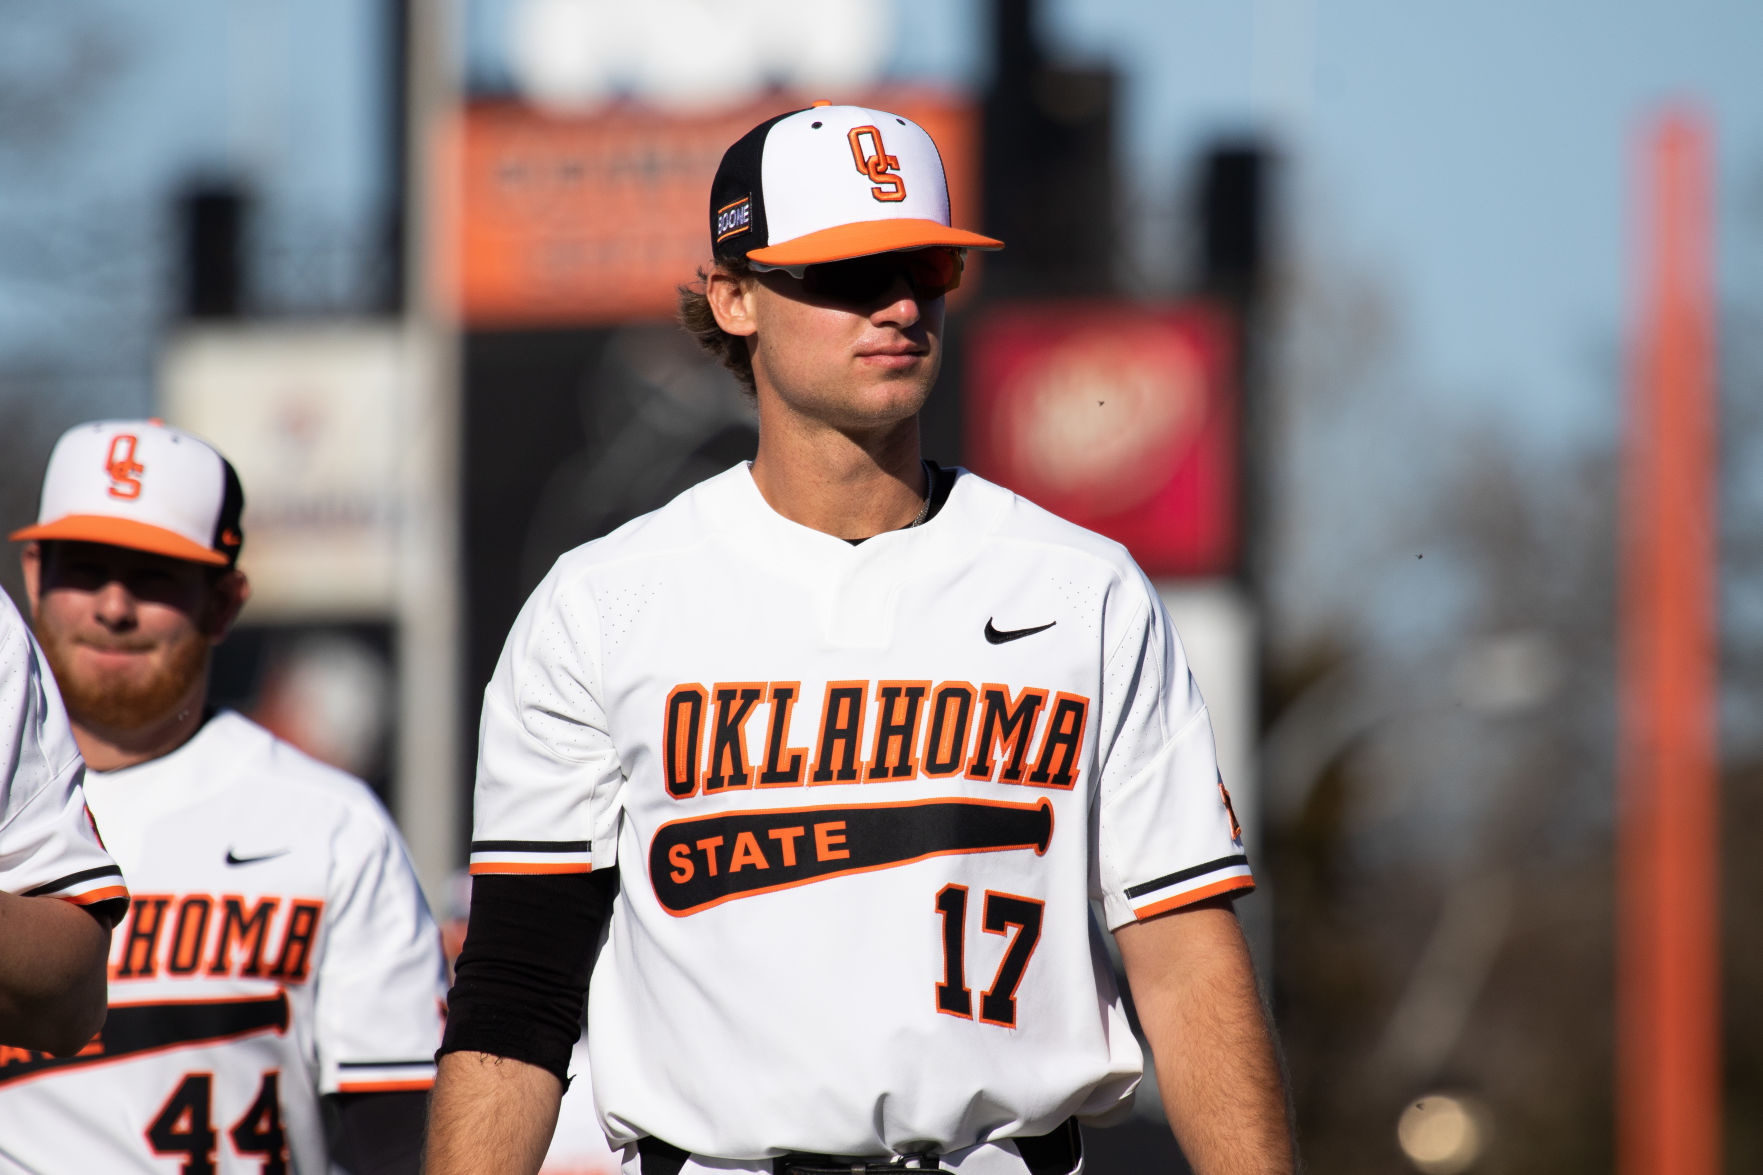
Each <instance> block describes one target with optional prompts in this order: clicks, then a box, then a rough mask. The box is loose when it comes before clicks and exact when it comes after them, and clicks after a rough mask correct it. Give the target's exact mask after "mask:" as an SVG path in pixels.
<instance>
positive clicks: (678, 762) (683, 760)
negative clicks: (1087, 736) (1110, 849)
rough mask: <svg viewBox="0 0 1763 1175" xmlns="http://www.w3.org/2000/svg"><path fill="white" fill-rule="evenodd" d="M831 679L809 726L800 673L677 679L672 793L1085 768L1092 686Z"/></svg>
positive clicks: (669, 772)
mask: <svg viewBox="0 0 1763 1175" xmlns="http://www.w3.org/2000/svg"><path fill="white" fill-rule="evenodd" d="M822 689H823V691H824V692H823V694H822V698H821V705H820V716H819V719H818V721H817V722H814V723H813V724H812V725H809V724H803V729H797V728H796V725H795V723H794V721H793V720H794V719H795V718H796V716H797V712H798V704H799V703H800V702H801V700H802V697H803V686H802V683H801V682H799V681H734V682H716V683H714V684H712V685H710V686H708V687H706V686H704V685H702V684H700V683H697V682H686V683H682V684H680V685H677V686H675V687H674V688H673V689H672V690H671V691H669V692H668V694H667V700H666V703H665V705H664V707H663V714H662V725H663V732H662V733H663V737H662V743H661V746H662V760H663V762H662V768H663V771H664V773H665V781H666V786H667V794H668V795H670V796H672V797H673V798H674V799H676V800H686V799H691V798H693V797H695V796H711V795H717V794H722V793H729V792H737V791H745V790H749V789H752V788H755V787H759V788H769V787H804V786H807V787H813V786H819V785H827V784H840V783H881V782H887V781H894V780H911V779H925V778H930V779H935V778H945V777H956V776H959V777H961V778H963V779H969V780H976V781H989V782H996V783H1002V784H1011V785H1020V786H1025V787H1041V788H1056V789H1060V790H1070V789H1071V788H1072V787H1073V786H1074V785H1075V784H1076V782H1077V777H1078V774H1079V772H1080V771H1081V769H1082V758H1081V753H1082V750H1083V741H1084V730H1085V727H1086V725H1087V723H1088V721H1089V712H1090V700H1089V699H1088V698H1086V697H1083V696H1082V695H1080V694H1072V693H1065V692H1062V691H1057V690H1048V689H1041V688H1037V687H1033V686H1023V687H1021V688H1012V687H1011V686H1009V685H1003V684H997V683H991V682H987V683H985V684H982V685H980V686H978V687H977V688H976V687H975V686H974V685H972V684H971V683H969V682H965V681H945V682H940V683H935V684H934V685H933V683H932V682H931V681H929V680H922V681H909V680H882V681H862V680H853V681H829V682H827V683H826V684H825V686H824V687H822ZM810 734H812V737H810Z"/></svg>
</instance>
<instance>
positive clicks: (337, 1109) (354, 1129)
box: [323, 1090, 429, 1175]
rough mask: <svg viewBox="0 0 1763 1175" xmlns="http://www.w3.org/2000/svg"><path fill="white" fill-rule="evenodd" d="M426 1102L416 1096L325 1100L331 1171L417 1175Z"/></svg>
mask: <svg viewBox="0 0 1763 1175" xmlns="http://www.w3.org/2000/svg"><path fill="white" fill-rule="evenodd" d="M428 1101H429V1095H428V1094H427V1093H425V1092H422V1091H420V1090H417V1091H396V1092H390V1093H333V1094H330V1095H328V1096H327V1097H325V1099H324V1103H323V1105H324V1126H325V1135H326V1136H327V1137H328V1138H329V1140H330V1148H331V1167H332V1169H333V1170H337V1171H343V1172H347V1173H348V1175H418V1172H420V1171H421V1170H422V1139H423V1132H424V1130H425V1129H426V1127H427V1121H428Z"/></svg>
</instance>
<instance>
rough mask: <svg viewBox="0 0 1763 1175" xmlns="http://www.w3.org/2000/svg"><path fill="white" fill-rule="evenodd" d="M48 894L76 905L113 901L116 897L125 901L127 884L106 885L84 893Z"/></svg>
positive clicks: (127, 893) (126, 898)
mask: <svg viewBox="0 0 1763 1175" xmlns="http://www.w3.org/2000/svg"><path fill="white" fill-rule="evenodd" d="M50 896H51V897H57V898H60V899H61V900H62V901H64V902H72V903H73V904H74V905H76V906H95V905H97V904H98V903H99V902H114V901H116V900H117V899H118V898H121V899H123V900H124V901H126V900H128V896H129V891H128V887H127V886H123V885H107V886H105V887H104V888H103V889H94V890H88V891H87V892H85V893H70V894H52V895H50Z"/></svg>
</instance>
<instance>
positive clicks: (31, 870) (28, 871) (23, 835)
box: [0, 593, 128, 925]
mask: <svg viewBox="0 0 1763 1175" xmlns="http://www.w3.org/2000/svg"><path fill="white" fill-rule="evenodd" d="M0 757H3V759H4V761H3V762H0V771H3V772H4V775H3V776H0V890H4V891H5V892H7V893H13V894H20V895H23V896H25V897H43V896H50V897H56V898H60V899H62V900H64V901H69V902H73V903H75V904H77V905H81V906H85V907H87V908H89V909H91V910H92V912H93V913H95V914H97V915H99V916H100V917H101V918H103V919H104V920H105V921H107V922H109V923H110V924H111V925H115V923H116V922H117V921H118V920H120V919H121V917H122V915H123V913H124V911H126V910H127V908H128V890H127V889H126V888H125V887H124V885H123V879H122V870H120V869H118V868H117V866H116V862H115V861H113V860H111V858H110V854H109V853H108V852H106V851H105V849H104V844H103V842H102V841H101V840H100V839H99V838H98V830H97V826H96V825H95V824H93V822H92V815H91V813H90V812H89V811H87V810H86V799H85V793H84V791H83V790H82V788H81V786H80V782H81V780H82V779H83V778H84V775H85V764H84V763H83V762H82V761H81V759H80V754H79V749H78V747H77V746H75V744H74V741H73V731H72V730H71V729H70V728H69V727H68V724H67V713H66V711H65V710H64V709H63V708H62V704H61V695H60V694H59V693H58V692H57V691H56V689H55V686H54V678H53V677H52V676H51V675H50V673H49V670H48V667H47V666H46V665H45V664H44V662H43V653H42V650H41V649H39V648H38V647H37V642H36V641H35V640H33V639H32V637H31V635H30V633H29V632H28V631H27V630H26V629H25V627H24V622H23V620H22V619H21V618H20V617H19V615H18V612H17V610H16V609H15V608H14V607H13V606H12V602H11V601H10V600H8V599H6V598H5V595H4V593H0Z"/></svg>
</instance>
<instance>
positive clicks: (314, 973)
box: [0, 420, 445, 1175]
mask: <svg viewBox="0 0 1763 1175" xmlns="http://www.w3.org/2000/svg"><path fill="white" fill-rule="evenodd" d="M242 509H243V492H242V490H241V488H240V485H239V479H238V477H237V475H236V474H235V472H234V470H233V467H232V466H231V465H230V464H229V463H228V462H227V461H226V460H225V459H224V458H223V457H222V456H221V455H220V454H219V453H218V452H216V451H215V450H214V449H213V448H212V447H210V446H209V445H207V444H206V443H204V442H203V441H201V440H199V439H197V438H196V437H194V436H191V435H190V434H188V433H184V432H180V431H179V430H177V429H173V428H168V427H166V426H165V425H164V424H162V423H160V422H158V421H146V420H140V421H101V422H96V423H92V424H85V425H80V426H77V427H75V428H73V429H71V430H69V431H68V432H67V433H66V434H64V435H63V436H62V438H61V439H60V441H58V442H57V444H56V446H55V449H54V452H53V453H52V454H51V456H50V459H49V468H48V472H47V475H46V477H45V479H44V485H43V494H42V501H41V507H40V510H39V513H38V521H37V523H36V525H34V526H28V527H25V528H23V529H21V530H19V531H16V532H15V533H14V534H13V536H12V537H13V538H14V539H16V540H22V541H24V543H25V546H24V548H23V562H24V572H25V584H26V588H27V591H28V593H29V596H30V602H31V609H32V613H33V616H34V623H35V631H36V634H37V637H38V639H39V640H40V641H41V643H42V645H43V648H44V651H45V653H46V655H47V657H48V660H49V663H50V665H51V667H52V668H53V670H54V673H55V676H56V679H57V681H58V682H59V683H60V686H61V690H62V693H63V695H64V697H65V699H66V703H67V709H68V713H69V716H70V718H71V720H72V725H73V732H74V736H75V738H76V739H77V741H78V743H79V748H80V751H81V753H82V754H83V755H84V757H85V759H86V762H87V765H88V767H89V771H88V773H87V776H86V791H87V797H88V802H89V803H90V804H91V807H92V810H93V813H94V814H95V816H96V818H97V820H98V823H99V826H100V827H101V828H103V829H104V831H105V834H106V835H107V836H108V837H109V842H110V847H111V850H112V852H113V853H114V854H115V856H116V858H117V860H118V862H119V863H120V864H121V865H122V866H123V869H124V871H125V873H126V874H127V875H128V876H129V877H130V879H131V886H132V888H133V891H134V897H135V900H134V903H133V906H132V909H131V912H130V916H129V917H128V918H127V919H126V920H125V921H124V922H123V923H122V924H121V926H120V927H119V928H118V930H117V933H116V935H115V936H114V941H113V943H112V947H111V954H110V999H111V1005H110V1013H109V1021H108V1023H107V1025H106V1027H105V1029H104V1031H103V1033H102V1034H101V1035H100V1037H99V1038H98V1040H97V1041H96V1042H94V1045H93V1046H91V1047H88V1048H87V1049H85V1050H82V1051H81V1053H80V1054H79V1055H77V1056H74V1057H69V1058H66V1059H64V1060H60V1061H54V1062H44V1063H39V1064H33V1065H29V1066H19V1065H12V1066H0V1103H4V1105H5V1107H6V1111H7V1118H8V1121H9V1122H10V1123H12V1125H9V1127H8V1128H7V1129H6V1130H5V1131H0V1167H5V1168H6V1169H7V1170H23V1171H28V1172H65V1171H74V1170H78V1171H105V1172H126V1171H139V1172H164V1173H167V1175H170V1173H172V1172H183V1173H185V1175H194V1173H202V1172H232V1171H239V1172H244V1171H249V1172H253V1173H255V1172H288V1171H303V1172H323V1171H327V1170H331V1169H332V1165H333V1164H334V1165H335V1166H336V1167H337V1168H339V1169H342V1170H346V1171H348V1172H350V1173H351V1175H392V1173H405V1172H413V1171H415V1170H416V1169H417V1165H418V1162H419V1157H418V1151H419V1148H420V1138H421V1129H422V1120H423V1114H424V1110H425V1104H426V1097H427V1094H426V1091H427V1088H428V1087H429V1085H430V1084H432V1080H433V1072H434V1065H433V1060H432V1052H433V1050H434V1047H435V1045H436V1043H437V1042H438V1041H439V1038H440V1030H441V1019H442V1006H441V1002H440V1001H441V998H442V993H443V991H444V982H445V981H444V971H443V963H442V958H441V946H440V934H439V931H438V930H437V928H436V926H435V924H434V921H433V919H432V918H431V917H430V915H429V912H428V908H427V906H426V905H425V903H424V901H423V898H422V893H421V890H420V889H419V887H418V885H417V882H416V878H415V875H414V873H413V871H412V869H411V867H410V863H409V860H408V857H407V855H406V852H405V849H404V845H403V842H402V840H401V839H400V837H399V835H398V832H397V829H396V828H395V827H393V825H392V823H391V821H390V819H389V818H388V817H387V815H386V813H385V811H384V809H383V808H382V807H381V806H380V805H379V803H378V801H377V800H376V799H375V798H374V796H373V794H372V792H371V791H370V790H369V789H368V788H367V786H366V785H365V784H363V783H362V782H361V781H359V780H357V779H355V778H353V777H351V776H348V775H345V774H344V773H342V772H340V771H337V770H335V769H333V768H330V767H327V766H325V765H323V764H321V763H319V762H317V761H316V760H313V759H310V758H308V757H306V756H305V755H304V754H302V753H301V752H299V751H297V750H295V749H294V748H293V747H292V746H290V745H288V744H287V743H284V742H281V741H280V740H278V739H276V738H275V737H274V736H272V735H271V734H269V732H267V731H265V730H264V729H262V728H261V727H259V726H257V725H255V724H254V723H252V722H250V721H249V720H247V719H246V718H244V717H242V716H241V715H239V714H237V713H234V712H232V711H228V710H221V711H216V710H214V709H212V708H210V707H208V706H207V705H206V700H207V693H208V677H209V662H210V657H211V654H212V650H213V648H214V646H215V645H216V644H218V643H219V642H220V641H221V640H222V639H223V638H224V637H225V636H226V634H227V632H228V630H229V629H230V628H231V627H232V624H233V622H234V620H235V619H236V618H237V617H238V615H239V610H240V609H241V608H242V607H243V606H244V604H245V601H246V599H247V598H248V596H249V594H250V587H249V584H248V582H247V580H246V578H245V575H244V573H243V572H241V571H239V570H238V569H237V567H236V565H235V564H236V560H237V557H238V553H239V549H240V547H241V545H242V543H243V535H242V532H241V521H240V516H241V512H242Z"/></svg>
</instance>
